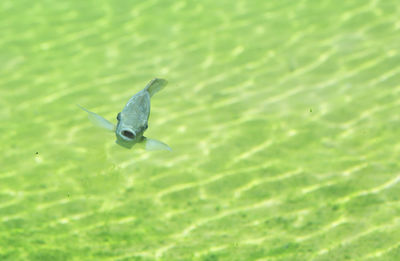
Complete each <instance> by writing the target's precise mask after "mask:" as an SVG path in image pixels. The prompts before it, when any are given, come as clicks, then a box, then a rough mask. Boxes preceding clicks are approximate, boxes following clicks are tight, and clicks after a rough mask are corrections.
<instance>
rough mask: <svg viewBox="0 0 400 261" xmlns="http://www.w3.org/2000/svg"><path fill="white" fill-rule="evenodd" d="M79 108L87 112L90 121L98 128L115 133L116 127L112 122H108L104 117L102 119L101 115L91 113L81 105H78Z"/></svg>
mask: <svg viewBox="0 0 400 261" xmlns="http://www.w3.org/2000/svg"><path fill="white" fill-rule="evenodd" d="M77 105H78V107H79V108H81V109H82V110H84V111H86V112H87V113H88V118H89V120H90V121H91V122H92V123H93V124H94V125H95V126H97V127H100V128H102V129H106V130H108V131H114V130H115V127H114V124H112V123H111V122H109V121H108V120H106V119H104V118H103V117H101V116H100V115H98V114H96V113H94V112H91V111H89V110H87V109H85V108H83V107H82V106H80V105H79V104H77Z"/></svg>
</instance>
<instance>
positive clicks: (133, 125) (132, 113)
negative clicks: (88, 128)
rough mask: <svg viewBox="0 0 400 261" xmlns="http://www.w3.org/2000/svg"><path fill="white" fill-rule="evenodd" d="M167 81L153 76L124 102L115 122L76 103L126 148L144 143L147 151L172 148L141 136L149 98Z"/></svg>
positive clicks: (148, 108) (146, 124)
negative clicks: (142, 87)
mask: <svg viewBox="0 0 400 261" xmlns="http://www.w3.org/2000/svg"><path fill="white" fill-rule="evenodd" d="M167 84H168V82H167V81H166V80H165V79H160V78H154V79H153V80H151V81H150V82H149V83H148V84H147V85H146V87H144V89H143V90H141V91H139V92H138V93H136V94H135V95H133V96H132V97H131V98H130V99H129V101H128V102H127V103H126V105H125V107H124V108H123V109H122V111H121V112H119V113H118V114H117V121H118V122H117V124H116V125H114V124H113V123H111V122H109V121H108V120H106V119H105V118H103V117H102V116H100V115H98V114H96V113H94V112H91V111H89V110H87V109H85V108H84V107H82V106H80V105H78V107H80V108H81V109H82V110H84V111H85V112H87V114H88V118H89V120H90V121H91V122H92V123H93V124H94V125H96V126H98V127H100V128H102V129H105V130H107V131H110V132H115V136H116V138H117V139H116V140H115V142H116V143H117V144H118V145H120V146H122V147H124V148H127V149H131V148H132V147H133V146H134V145H135V144H138V143H140V144H145V149H146V150H148V151H154V150H168V151H172V149H171V148H170V147H169V146H168V145H167V144H165V143H163V142H161V141H159V140H155V139H150V138H147V137H145V136H143V134H144V132H145V131H146V130H147V128H148V121H149V116H150V99H151V97H153V95H154V94H156V93H157V92H159V91H160V90H161V89H163V88H164V87H165V86H166V85H167Z"/></svg>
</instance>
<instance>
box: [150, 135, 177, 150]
mask: <svg viewBox="0 0 400 261" xmlns="http://www.w3.org/2000/svg"><path fill="white" fill-rule="evenodd" d="M144 142H145V144H146V145H145V148H146V150H148V151H154V150H168V151H172V149H171V148H170V147H169V146H168V145H167V144H165V143H163V142H161V141H158V140H153V139H149V138H144Z"/></svg>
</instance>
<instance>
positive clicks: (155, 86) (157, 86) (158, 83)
mask: <svg viewBox="0 0 400 261" xmlns="http://www.w3.org/2000/svg"><path fill="white" fill-rule="evenodd" d="M167 84H168V82H167V80H164V79H159V78H154V79H153V80H151V81H150V82H149V83H148V84H147V85H146V87H145V88H144V89H145V90H147V91H148V92H149V94H150V97H153V95H154V94H156V93H157V92H158V91H160V90H162V89H163V88H164V87H165V86H166V85H167Z"/></svg>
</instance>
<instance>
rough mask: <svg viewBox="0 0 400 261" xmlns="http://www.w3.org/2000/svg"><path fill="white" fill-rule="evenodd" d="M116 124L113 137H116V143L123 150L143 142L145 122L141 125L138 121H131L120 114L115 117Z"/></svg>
mask: <svg viewBox="0 0 400 261" xmlns="http://www.w3.org/2000/svg"><path fill="white" fill-rule="evenodd" d="M117 120H118V124H117V127H116V129H115V136H116V137H117V140H116V143H117V144H118V145H121V146H123V147H125V148H131V147H132V146H133V145H135V144H136V143H138V142H141V141H143V133H144V131H145V130H146V129H147V121H146V122H144V123H141V122H140V121H132V120H129V118H128V119H126V120H124V116H123V115H122V114H121V113H118V116H117Z"/></svg>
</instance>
